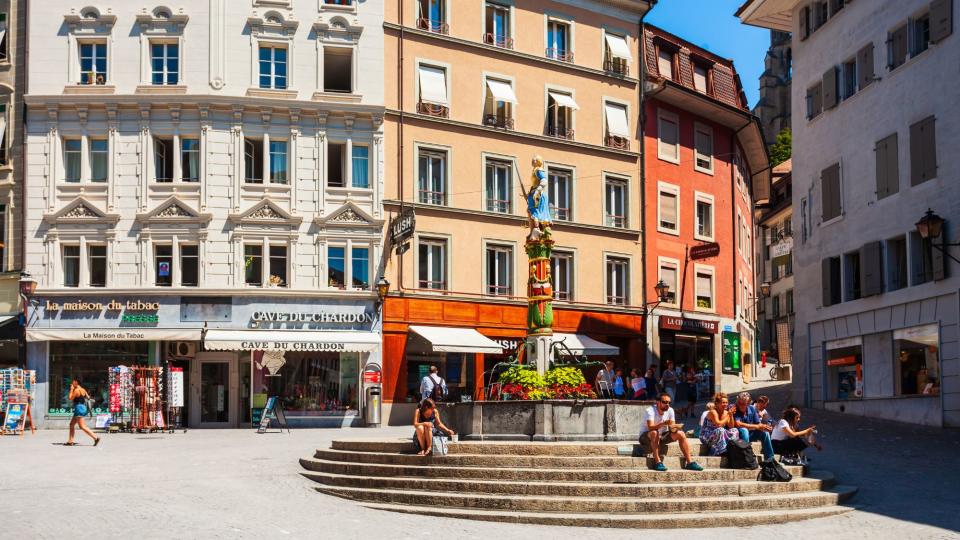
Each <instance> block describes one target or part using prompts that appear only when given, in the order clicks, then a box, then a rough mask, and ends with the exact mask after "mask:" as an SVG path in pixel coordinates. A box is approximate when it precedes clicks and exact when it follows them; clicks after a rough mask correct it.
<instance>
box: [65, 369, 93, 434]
mask: <svg viewBox="0 0 960 540" xmlns="http://www.w3.org/2000/svg"><path fill="white" fill-rule="evenodd" d="M67 397H68V399H70V401H72V402H73V418H71V419H70V436H69V437H68V438H67V442H66V443H64V446H76V445H77V443H76V442H75V441H74V440H73V436H74V434H75V433H76V428H77V426H80V430H81V431H83V432H84V433H86V434H87V435H89V436H90V438H91V439H93V445H94V446H96V445H98V444H100V437H97V436H96V435H94V434H93V432H92V431H90V428H88V427H87V424H86V423H85V422H84V421H83V417H84V416H86V415H87V413H88V412H89V411H88V409H87V399H89V398H90V394H89V393H88V392H87V390H86V388H84V387H82V386H80V381H78V380H76V379H74V380H72V381H70V393H69V395H68V396H67Z"/></svg>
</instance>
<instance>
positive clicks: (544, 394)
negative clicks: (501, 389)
mask: <svg viewBox="0 0 960 540" xmlns="http://www.w3.org/2000/svg"><path fill="white" fill-rule="evenodd" d="M552 398H553V392H550V391H548V390H531V391H529V392H527V394H526V398H525V399H529V400H532V401H541V400H544V399H552Z"/></svg>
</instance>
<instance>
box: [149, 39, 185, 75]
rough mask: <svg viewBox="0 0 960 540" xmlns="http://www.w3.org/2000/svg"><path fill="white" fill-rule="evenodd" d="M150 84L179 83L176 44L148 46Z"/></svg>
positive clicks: (178, 47)
mask: <svg viewBox="0 0 960 540" xmlns="http://www.w3.org/2000/svg"><path fill="white" fill-rule="evenodd" d="M150 82H151V84H155V85H166V84H177V83H179V82H180V46H179V45H178V44H177V43H151V44H150Z"/></svg>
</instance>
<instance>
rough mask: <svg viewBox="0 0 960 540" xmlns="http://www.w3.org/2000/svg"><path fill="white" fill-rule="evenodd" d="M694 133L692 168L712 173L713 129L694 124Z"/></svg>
mask: <svg viewBox="0 0 960 540" xmlns="http://www.w3.org/2000/svg"><path fill="white" fill-rule="evenodd" d="M693 135H694V145H693V147H694V158H695V161H694V169H696V170H698V171H700V172H702V173H707V174H713V130H712V129H710V128H709V127H708V126H705V125H703V124H696V126H695V127H694V131H693Z"/></svg>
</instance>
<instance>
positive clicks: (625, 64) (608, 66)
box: [603, 30, 633, 76]
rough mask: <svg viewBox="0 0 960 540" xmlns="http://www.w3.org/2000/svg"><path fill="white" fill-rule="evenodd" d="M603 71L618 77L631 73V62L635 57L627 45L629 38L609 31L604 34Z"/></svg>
mask: <svg viewBox="0 0 960 540" xmlns="http://www.w3.org/2000/svg"><path fill="white" fill-rule="evenodd" d="M603 44H604V48H603V69H604V71H608V72H610V73H614V74H616V75H623V76H625V75H627V74H629V73H630V62H631V61H632V60H633V55H632V54H631V53H630V45H628V44H627V37H626V36H625V35H623V34H616V33H612V32H608V31H606V30H605V31H604V33H603Z"/></svg>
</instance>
